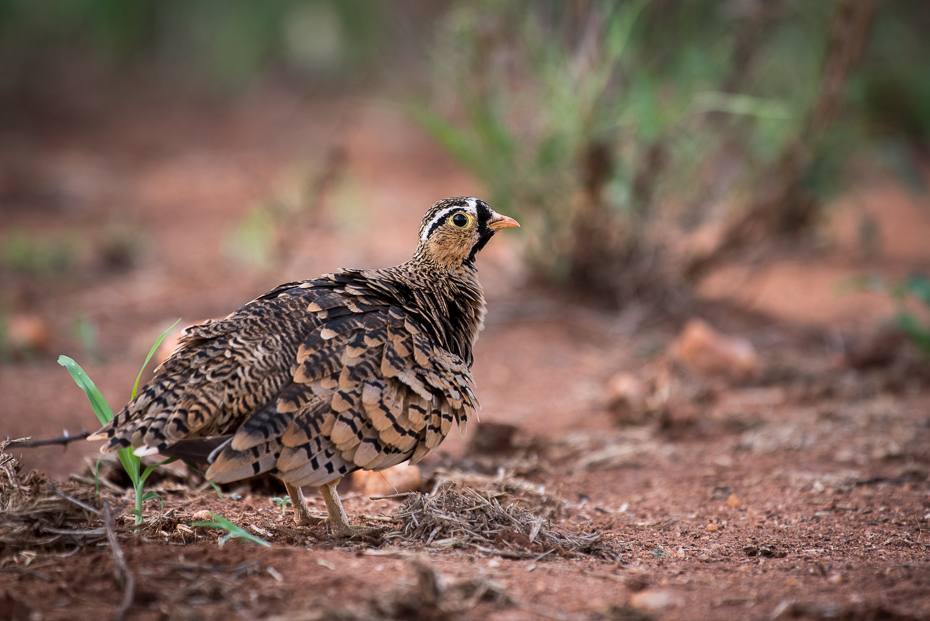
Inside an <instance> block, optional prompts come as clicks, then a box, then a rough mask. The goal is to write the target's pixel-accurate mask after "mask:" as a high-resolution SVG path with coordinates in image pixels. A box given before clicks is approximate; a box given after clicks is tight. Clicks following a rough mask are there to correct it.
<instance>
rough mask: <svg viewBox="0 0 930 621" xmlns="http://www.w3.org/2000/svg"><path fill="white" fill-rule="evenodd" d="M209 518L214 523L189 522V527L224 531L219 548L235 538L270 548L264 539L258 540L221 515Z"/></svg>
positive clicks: (214, 514)
mask: <svg viewBox="0 0 930 621" xmlns="http://www.w3.org/2000/svg"><path fill="white" fill-rule="evenodd" d="M210 517H212V518H213V519H214V520H215V521H213V522H191V524H190V525H191V526H203V527H204V528H219V529H220V530H225V531H226V532H227V533H228V534H227V535H226V536H225V537H223V538H222V539H220V547H223V544H225V543H226V542H227V541H228V540H230V539H237V538H238V539H246V540H248V541H252V542H254V543H257V544H259V545H263V546H265V547H267V548H270V547H271V544H270V543H268V542H267V541H265V540H264V539H259V538H258V537H256V536H255V535H253V534H252V533H250V532H248V531H247V530H245V529H244V528H242V527H241V526H239V525H237V524H233V523H232V522H230V521H229V520H227V519H226V518H224V517H223V516H222V515H217V514H216V513H211V514H210Z"/></svg>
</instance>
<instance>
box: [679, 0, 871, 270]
mask: <svg viewBox="0 0 930 621" xmlns="http://www.w3.org/2000/svg"><path fill="white" fill-rule="evenodd" d="M874 10H875V2H874V1H873V0H837V2H836V8H835V10H834V14H833V19H832V22H831V25H830V26H831V28H830V36H829V40H828V43H827V51H826V54H825V57H824V62H823V69H822V70H821V77H820V92H819V93H818V96H817V100H816V102H815V103H814V105H813V106H812V108H811V110H810V112H809V113H808V117H807V119H806V122H805V123H804V124H803V126H802V129H801V131H800V132H799V133H798V135H797V136H795V137H794V139H793V140H790V141H788V143H787V145H786V146H785V148H784V150H783V151H782V153H781V156H780V157H779V158H778V160H777V161H776V162H775V163H774V164H773V165H772V166H771V167H770V169H769V170H768V171H766V173H765V174H763V175H762V176H761V178H762V179H763V183H762V184H761V186H760V189H759V190H758V193H757V194H758V195H757V197H756V198H755V200H754V201H752V203H751V204H750V205H749V207H748V209H747V210H746V212H745V213H744V214H743V215H742V216H741V217H740V218H738V219H737V220H735V221H734V222H733V223H732V224H730V225H729V226H728V227H727V229H726V231H725V232H724V235H723V239H722V240H721V242H720V243H719V244H718V246H717V248H715V249H714V250H713V251H712V252H711V253H710V254H708V255H705V256H701V257H698V258H696V259H694V260H693V261H692V262H691V264H690V265H688V266H687V268H686V270H685V272H686V273H685V275H686V277H687V278H688V280H690V281H692V282H696V281H697V280H699V279H700V278H701V277H702V276H704V275H705V274H707V272H708V271H709V270H710V269H711V268H713V267H715V266H717V265H719V264H720V263H721V262H722V261H724V260H725V259H726V258H728V257H730V256H731V255H732V254H733V253H734V252H735V251H737V250H738V249H740V248H742V247H744V246H745V245H746V244H747V243H749V242H750V241H752V240H753V239H758V238H759V237H760V236H763V235H765V234H767V233H772V232H776V233H777V232H789V233H791V232H796V231H798V230H801V229H802V228H803V227H804V226H805V225H807V224H809V223H810V222H811V221H812V220H813V213H812V212H813V209H814V208H815V207H816V203H815V201H814V200H813V199H811V198H810V197H809V196H805V195H804V192H803V188H802V182H803V178H804V174H805V172H806V170H807V167H808V166H809V164H810V161H811V156H812V153H814V152H815V151H816V149H817V148H818V146H819V144H820V143H822V141H823V140H824V138H825V137H826V136H827V134H828V132H829V131H830V128H831V127H832V125H833V122H834V121H835V119H836V117H837V115H838V113H839V110H840V107H841V105H842V98H843V94H844V93H845V86H846V83H847V82H848V79H849V76H850V74H851V73H852V70H853V68H854V67H855V66H856V65H857V64H858V63H859V60H860V59H861V57H862V52H863V50H864V48H865V44H866V41H867V39H868V36H867V35H868V31H869V26H870V25H871V23H872V17H873V14H874Z"/></svg>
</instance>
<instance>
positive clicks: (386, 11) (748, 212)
mask: <svg viewBox="0 0 930 621" xmlns="http://www.w3.org/2000/svg"><path fill="white" fill-rule="evenodd" d="M927 32H930V5H928V3H926V2H925V1H923V0H886V1H884V2H881V3H878V2H874V1H871V0H829V1H828V0H824V1H821V2H809V1H805V0H692V1H689V2H675V1H672V0H653V1H652V2H647V1H645V0H617V1H613V2H609V1H598V0H571V1H563V0H533V1H530V0H511V1H506V2H505V1H501V0H480V1H469V2H466V1H461V2H456V1H446V2H427V1H426V0H423V1H413V0H408V1H404V2H392V3H376V2H366V1H363V0H304V1H300V0H267V1H265V2H254V1H251V0H201V1H199V2H194V3H191V2H183V1H181V0H69V1H67V2H61V1H58V0H0V105H2V106H3V107H5V108H7V109H8V110H9V109H13V108H16V107H20V108H22V107H29V106H31V105H33V104H34V103H35V101H37V100H43V101H45V100H54V99H55V97H57V96H59V93H60V91H59V90H57V89H58V86H59V84H60V83H61V82H62V81H68V80H75V79H78V80H80V79H86V78H87V76H94V78H93V79H94V80H99V81H101V83H104V84H111V85H112V84H119V83H122V82H127V81H130V82H133V83H137V82H138V81H139V80H144V81H146V82H149V83H151V82H155V83H163V84H165V85H166V88H177V89H183V90H185V91H187V92H194V93H204V94H207V95H210V96H220V97H237V96H240V95H241V94H242V93H245V92H248V90H249V88H250V87H252V86H253V85H254V84H255V83H256V82H260V81H262V80H267V79H283V80H286V81H288V82H289V83H290V84H292V85H294V86H295V87H297V88H304V89H306V90H307V91H308V92H317V91H319V90H325V89H329V90H337V91H339V90H350V91H359V90H361V91H367V92H375V93H378V94H382V93H389V94H390V95H391V96H392V97H397V98H399V99H400V100H402V101H403V102H405V104H407V105H408V109H410V110H411V114H412V115H413V116H414V117H415V118H416V119H417V120H418V121H419V122H420V123H421V124H422V126H423V127H424V128H425V129H426V130H427V131H428V132H429V133H430V134H431V135H432V136H434V137H435V138H436V140H438V141H439V142H440V143H441V144H442V145H443V146H444V147H445V148H446V149H447V150H448V151H449V152H450V153H451V154H452V155H454V156H455V157H456V158H457V159H458V160H459V161H460V162H461V163H462V164H463V165H464V166H466V167H467V168H468V169H469V170H470V171H472V172H473V173H474V175H475V176H476V177H477V178H478V180H479V181H480V182H482V183H483V184H484V185H485V186H486V190H487V193H488V198H489V200H490V201H491V202H492V203H493V204H494V205H495V206H496V207H497V208H499V210H500V211H502V212H505V213H512V214H513V215H514V216H516V217H517V218H519V219H520V220H521V221H524V229H523V234H524V236H525V240H526V244H525V253H524V256H525V259H526V261H527V265H528V266H529V273H530V274H531V275H532V278H533V279H534V280H535V281H536V282H539V283H543V284H544V285H546V286H549V287H554V288H558V289H563V290H565V289H568V290H572V291H576V292H580V293H583V294H585V295H588V296H589V297H591V298H592V299H595V300H598V301H601V302H603V303H606V304H608V305H611V306H617V307H619V306H623V305H624V304H626V303H627V302H629V301H630V300H633V299H637V300H643V299H646V300H650V301H654V302H662V303H668V304H672V305H674V304H675V303H676V300H677V299H678V297H680V296H681V295H682V292H684V294H685V295H686V294H687V291H689V289H690V288H691V286H692V285H693V284H694V283H695V282H697V281H698V280H699V279H700V278H701V277H702V276H703V275H704V274H706V273H707V272H708V270H710V269H711V268H713V267H714V266H715V265H717V264H719V263H720V262H721V261H723V260H725V259H727V258H729V257H732V256H733V255H734V253H739V252H740V251H741V250H742V249H743V248H745V247H746V246H747V245H750V244H755V243H756V242H758V241H759V240H762V239H773V238H780V237H784V236H798V235H804V234H806V233H807V232H808V231H809V230H810V227H811V226H812V224H814V223H816V222H817V221H818V218H820V216H821V214H822V206H823V205H824V204H825V202H826V201H827V199H829V198H830V197H831V196H832V195H834V194H835V193H836V192H837V191H838V190H839V189H841V188H844V187H846V186H847V185H848V184H850V183H852V181H854V180H855V178H856V177H857V175H856V173H855V171H856V166H857V165H861V164H862V162H868V164H869V165H870V166H877V167H880V168H881V167H884V168H887V169H891V170H893V171H894V172H895V174H898V175H900V177H901V178H902V179H903V180H905V182H906V184H907V185H908V187H909V188H911V189H913V190H914V191H923V190H924V188H923V184H922V181H921V176H920V175H919V174H918V172H917V170H918V169H917V165H918V163H919V162H920V161H921V158H924V159H926V157H927V147H928V144H930V37H927V36H926V33H927ZM74 67H81V68H82V70H81V71H78V72H75V71H74ZM75 76H77V77H75ZM266 220H267V218H266V219H265V220H262V221H261V222H259V224H260V225H261V226H263V227H265V228H267V227H268V226H273V222H272V223H269V221H266ZM698 233H701V234H698ZM266 237H268V236H266ZM269 238H270V237H269ZM23 239H24V238H23V236H22V234H21V233H18V232H9V231H7V232H5V235H4V247H3V252H2V257H3V261H4V263H5V265H6V266H7V267H8V268H10V269H14V270H22V269H37V268H38V267H41V266H42V265H45V264H48V265H50V266H54V269H55V270H60V269H62V268H61V265H60V264H61V262H62V260H63V259H62V258H61V257H59V256H57V255H56V254H55V253H53V252H50V251H49V252H46V251H45V250H43V249H42V248H37V249H34V251H33V250H32V249H28V248H27V249H26V250H23ZM696 239H700V240H704V242H702V243H696V242H694V240H696ZM708 239H710V240H711V241H710V242H707V241H706V240H708ZM256 252H258V254H261V252H262V250H261V249H259V250H257V251H256ZM53 255H54V256H53ZM67 255H68V252H64V251H63V254H62V256H65V257H66V256H67ZM37 266H38V267H37Z"/></svg>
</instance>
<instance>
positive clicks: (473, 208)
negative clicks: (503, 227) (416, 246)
mask: <svg viewBox="0 0 930 621" xmlns="http://www.w3.org/2000/svg"><path fill="white" fill-rule="evenodd" d="M465 202H466V203H468V204H467V205H453V206H451V207H446V208H445V209H443V210H442V211H440V212H439V213H437V214H436V215H435V216H433V219H432V220H430V221H429V224H427V225H426V226H424V227H423V234H422V235H421V236H420V241H426V239H427V238H428V237H429V234H430V232H431V231H432V230H433V227H434V226H436V223H437V222H439V221H440V220H442V219H443V218H445V217H446V216H448V215H449V214H450V213H452V212H453V211H467V212H468V213H470V214H472V215H473V216H475V217H477V216H478V202H477V201H476V200H475V199H473V198H469V199H467V200H466V201H465Z"/></svg>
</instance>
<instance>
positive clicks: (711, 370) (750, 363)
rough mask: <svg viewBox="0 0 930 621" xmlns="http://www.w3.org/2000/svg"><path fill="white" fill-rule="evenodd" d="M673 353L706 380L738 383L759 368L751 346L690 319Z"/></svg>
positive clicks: (757, 358)
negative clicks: (721, 379) (707, 378)
mask: <svg viewBox="0 0 930 621" xmlns="http://www.w3.org/2000/svg"><path fill="white" fill-rule="evenodd" d="M673 352H674V355H675V357H677V358H678V359H679V360H681V361H682V362H684V363H685V365H687V366H688V367H690V368H691V369H692V370H693V371H694V372H695V373H697V374H698V375H703V376H706V377H715V376H723V377H727V378H728V379H731V380H734V381H742V380H745V379H748V378H750V377H752V376H753V375H755V374H756V373H757V371H758V369H759V356H758V354H757V353H756V350H755V348H754V347H753V346H752V343H750V342H749V341H747V340H746V339H742V338H736V337H731V336H727V335H725V334H723V333H722V332H719V331H717V330H715V329H714V328H713V327H711V326H710V325H709V324H708V323H707V322H705V321H702V320H700V319H692V320H691V321H689V322H688V323H687V324H686V325H685V327H684V328H683V329H682V331H681V334H680V335H679V336H678V339H677V340H676V342H675V345H674V346H673Z"/></svg>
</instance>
